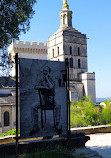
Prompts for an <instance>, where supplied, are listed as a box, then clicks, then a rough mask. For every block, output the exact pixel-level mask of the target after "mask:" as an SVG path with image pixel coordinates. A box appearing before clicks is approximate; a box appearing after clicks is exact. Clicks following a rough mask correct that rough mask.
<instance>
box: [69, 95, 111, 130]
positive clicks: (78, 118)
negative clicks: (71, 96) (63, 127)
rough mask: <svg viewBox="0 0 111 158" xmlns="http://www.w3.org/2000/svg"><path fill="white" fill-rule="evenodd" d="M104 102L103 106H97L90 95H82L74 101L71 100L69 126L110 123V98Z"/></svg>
mask: <svg viewBox="0 0 111 158" xmlns="http://www.w3.org/2000/svg"><path fill="white" fill-rule="evenodd" d="M104 103H105V106H101V105H99V106H97V105H95V104H94V103H93V102H92V101H91V98H90V97H84V98H83V100H79V101H77V102H76V103H74V102H71V127H84V126H88V125H91V126H97V125H103V124H104V125H106V124H111V100H110V99H108V100H106V101H105V102H104Z"/></svg>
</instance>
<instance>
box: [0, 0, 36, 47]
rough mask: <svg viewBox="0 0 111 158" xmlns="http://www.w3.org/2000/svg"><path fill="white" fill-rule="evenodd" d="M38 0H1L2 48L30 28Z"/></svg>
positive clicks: (0, 29)
mask: <svg viewBox="0 0 111 158" xmlns="http://www.w3.org/2000/svg"><path fill="white" fill-rule="evenodd" d="M35 2H36V0H1V2H0V49H3V48H4V47H6V46H7V45H9V44H10V43H11V41H12V39H18V38H19V35H20V33H21V32H24V33H26V31H28V30H29V28H30V19H31V18H32V16H33V14H34V11H33V5H34V4H35Z"/></svg>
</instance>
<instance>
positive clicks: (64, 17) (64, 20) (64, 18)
mask: <svg viewBox="0 0 111 158" xmlns="http://www.w3.org/2000/svg"><path fill="white" fill-rule="evenodd" d="M63 24H64V25H65V24H66V14H65V15H64V16H63Z"/></svg>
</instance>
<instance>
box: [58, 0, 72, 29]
mask: <svg viewBox="0 0 111 158" xmlns="http://www.w3.org/2000/svg"><path fill="white" fill-rule="evenodd" d="M67 27H72V11H70V10H69V5H68V3H67V0H63V8H62V11H61V12H60V28H62V29H65V28H67Z"/></svg>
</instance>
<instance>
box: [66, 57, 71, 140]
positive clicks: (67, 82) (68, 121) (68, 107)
mask: <svg viewBox="0 0 111 158" xmlns="http://www.w3.org/2000/svg"><path fill="white" fill-rule="evenodd" d="M66 70H67V71H66V72H67V81H66V86H67V126H68V131H67V137H68V138H70V137H71V130H70V97H69V62H68V59H66Z"/></svg>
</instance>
